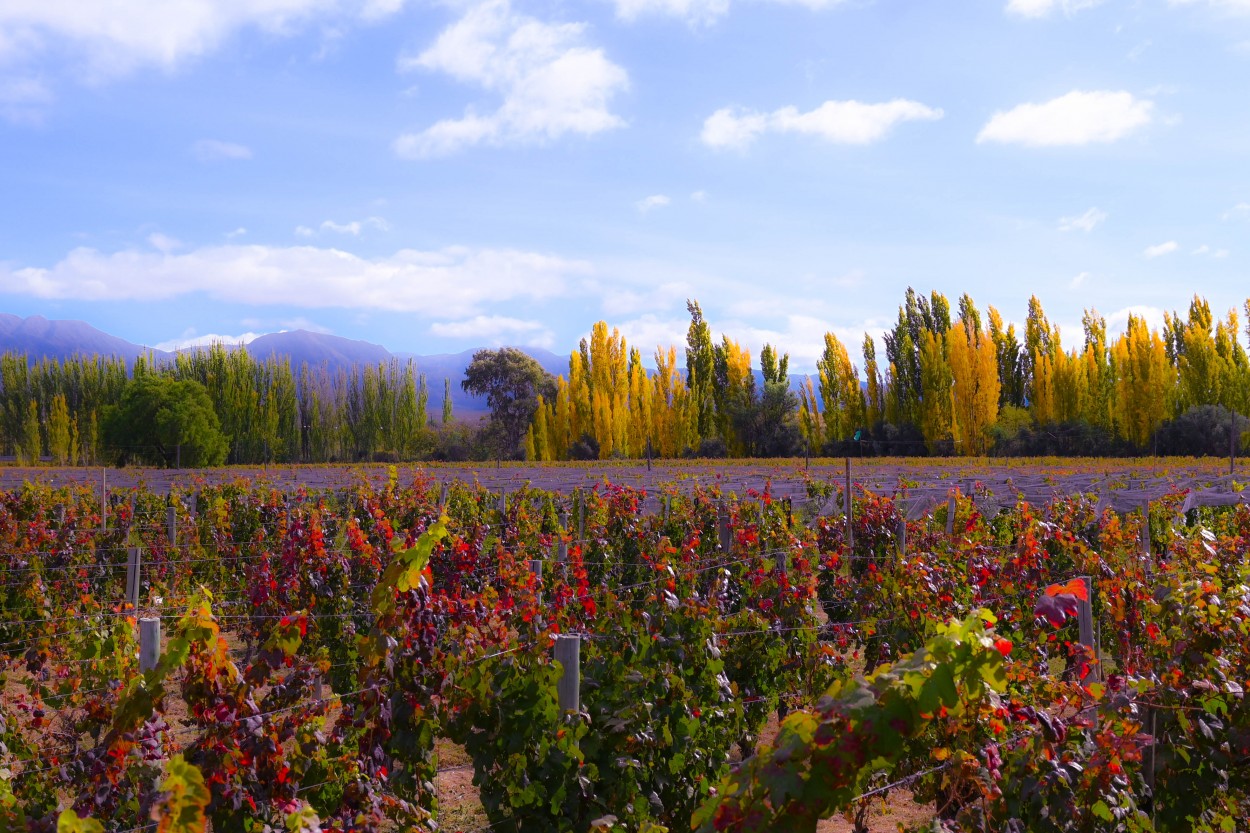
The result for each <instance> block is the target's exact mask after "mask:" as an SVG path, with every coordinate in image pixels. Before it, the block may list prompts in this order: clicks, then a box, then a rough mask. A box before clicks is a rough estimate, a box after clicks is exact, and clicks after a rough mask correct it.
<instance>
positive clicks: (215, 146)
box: [191, 139, 252, 162]
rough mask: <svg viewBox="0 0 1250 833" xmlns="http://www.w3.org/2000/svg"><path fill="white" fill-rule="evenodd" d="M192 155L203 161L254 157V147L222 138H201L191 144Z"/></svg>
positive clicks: (236, 159)
mask: <svg viewBox="0 0 1250 833" xmlns="http://www.w3.org/2000/svg"><path fill="white" fill-rule="evenodd" d="M191 155H192V156H194V157H195V158H196V159H198V160H199V161H201V162H219V161H222V160H231V161H238V160H242V159H251V158H252V149H251V148H249V147H248V146H247V145H240V144H238V143H236V142H223V141H221V140H220V139H200V140H199V141H198V142H196V143H195V144H193V145H191Z"/></svg>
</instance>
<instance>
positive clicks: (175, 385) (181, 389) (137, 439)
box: [104, 374, 229, 467]
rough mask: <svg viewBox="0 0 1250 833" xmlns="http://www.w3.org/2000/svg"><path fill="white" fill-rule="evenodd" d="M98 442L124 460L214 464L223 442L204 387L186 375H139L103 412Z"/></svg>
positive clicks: (220, 459) (222, 459) (224, 445)
mask: <svg viewBox="0 0 1250 833" xmlns="http://www.w3.org/2000/svg"><path fill="white" fill-rule="evenodd" d="M104 443H105V445H106V446H107V447H108V448H109V449H110V450H111V451H112V452H113V453H114V455H115V456H116V457H117V458H118V459H119V460H121V461H122V462H125V461H127V460H134V461H137V462H143V463H148V464H152V465H158V466H173V465H184V466H192V467H198V466H219V465H221V464H222V463H224V462H225V461H226V452H227V451H228V449H229V442H228V440H227V438H226V436H225V435H224V434H223V433H222V431H221V421H220V420H219V419H218V417H217V413H216V412H215V411H214V410H213V403H212V400H210V399H209V396H208V391H207V390H205V388H204V386H203V385H202V384H200V383H199V382H196V381H194V380H191V379H184V380H181V381H175V380H173V379H171V378H169V377H167V376H157V375H154V374H145V375H143V376H140V377H137V378H135V379H133V380H132V381H131V382H130V383H129V384H128V385H127V386H126V389H125V391H124V392H123V393H122V397H121V402H119V403H118V404H117V405H116V406H112V407H109V408H107V409H106V410H105V414H104Z"/></svg>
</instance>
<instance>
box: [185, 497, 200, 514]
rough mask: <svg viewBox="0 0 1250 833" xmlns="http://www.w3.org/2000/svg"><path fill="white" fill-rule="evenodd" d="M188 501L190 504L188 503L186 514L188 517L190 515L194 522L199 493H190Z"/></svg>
mask: <svg viewBox="0 0 1250 833" xmlns="http://www.w3.org/2000/svg"><path fill="white" fill-rule="evenodd" d="M189 500H190V501H191V503H190V505H189V506H188V507H187V514H188V515H190V516H191V520H192V521H194V520H195V516H196V509H197V508H198V507H199V504H200V493H199V491H194V492H192V493H191V496H190V498H189Z"/></svg>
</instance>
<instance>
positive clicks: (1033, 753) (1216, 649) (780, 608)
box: [0, 466, 1250, 833]
mask: <svg viewBox="0 0 1250 833" xmlns="http://www.w3.org/2000/svg"><path fill="white" fill-rule="evenodd" d="M848 470H849V466H848ZM501 471H502V472H507V471H508V469H506V468H505V469H502V470H501ZM607 471H609V472H611V471H612V470H611V469H607ZM483 473H484V474H485V472H483ZM623 473H624V472H623ZM600 474H602V471H601V472H600ZM742 474H743V472H737V475H739V476H737V477H734V478H709V479H704V480H698V479H683V478H675V479H672V480H669V481H667V482H665V481H664V480H663V479H661V478H660V477H659V476H658V475H657V476H656V478H655V479H654V480H651V481H648V482H647V483H645V484H628V483H625V482H609V481H608V480H606V479H599V480H598V481H597V482H589V481H580V480H579V482H577V484H576V485H573V484H572V483H571V482H569V483H559V484H552V486H553V488H536V487H534V486H533V485H532V484H529V483H527V482H525V481H517V480H512V481H510V482H509V485H508V486H507V487H502V486H500V485H498V484H496V485H495V486H494V488H488V487H487V486H486V485H483V484H482V483H480V482H464V481H461V480H448V482H445V483H440V482H438V481H436V480H434V479H432V478H431V477H430V476H429V474H428V473H424V472H422V471H420V470H416V471H408V472H405V475H404V476H403V477H401V476H400V473H399V471H398V470H396V469H393V468H392V469H391V470H390V471H389V472H388V473H387V474H386V475H385V476H384V477H381V478H374V479H369V478H365V477H360V478H359V479H358V480H357V481H356V482H354V483H352V484H350V485H347V484H333V485H326V486H324V487H315V486H308V485H295V484H289V483H278V482H274V481H272V480H266V479H264V478H259V477H257V478H237V479H233V480H231V479H228V478H225V477H222V478H218V479H217V480H216V481H214V482H208V481H205V480H203V479H201V480H199V481H198V482H173V481H171V482H169V483H167V484H165V488H162V489H159V490H158V489H153V488H149V487H147V486H144V485H142V484H130V485H119V484H114V485H112V486H111V487H110V488H109V489H108V491H107V492H105V491H103V490H102V489H101V484H99V483H97V482H77V483H75V482H64V483H60V484H57V485H51V484H48V483H27V484H25V485H22V486H20V487H16V486H15V487H13V488H11V489H9V490H7V491H3V492H0V574H2V575H3V578H2V579H0V592H3V594H4V601H3V607H2V609H0V661H2V662H3V669H4V671H3V673H4V696H3V698H2V699H0V831H8V830H24V831H51V830H58V831H66V833H70V832H71V831H82V833H99V832H100V831H106V830H107V831H114V832H117V831H121V832H122V833H138V832H139V831H148V830H154V831H161V833H164V831H191V830H205V829H211V830H214V831H271V830H275V831H276V830H286V831H292V833H295V832H296V831H348V830H351V831H375V830H376V831H392V830H400V829H402V830H414V831H430V832H431V833H433V831H456V830H459V831H465V832H466V833H467V831H470V830H473V831H477V833H485V831H487V830H499V831H510V832H513V831H515V832H516V833H528V832H529V831H579V832H580V831H588V830H598V831H620V833H624V832H625V831H630V833H643V832H644V831H646V832H647V833H658V831H662V830H669V831H682V830H691V829H694V830H699V831H720V830H725V831H773V830H778V831H814V830H816V829H817V825H818V823H820V821H821V820H822V819H825V818H830V817H842V818H844V819H845V824H847V825H848V826H849V829H853V830H857V831H860V830H866V829H867V824H868V819H869V818H870V816H872V815H873V814H879V813H880V812H881V810H882V807H883V806H884V807H887V808H896V807H898V806H899V802H900V801H902V800H906V801H909V802H912V801H914V803H915V805H916V809H917V811H918V812H915V813H911V812H909V813H908V814H907V815H906V818H907V819H908V821H907V824H909V825H910V828H909V829H915V830H945V831H955V830H958V831H970V832H971V831H1012V832H1013V833H1024V831H1056V832H1058V831H1073V833H1075V832H1076V831H1082V832H1084V831H1149V830H1160V831H1192V830H1199V831H1237V830H1244V829H1246V827H1245V824H1246V823H1245V821H1244V819H1245V818H1247V817H1250V708H1248V707H1247V704H1246V702H1245V699H1244V696H1243V694H1244V692H1243V686H1245V685H1248V684H1250V566H1247V563H1246V559H1245V553H1246V551H1247V549H1248V547H1250V507H1247V506H1246V505H1243V504H1241V503H1240V486H1239V484H1237V483H1236V482H1235V481H1233V480H1231V479H1230V478H1223V479H1221V478H1220V476H1219V474H1218V473H1214V472H1206V473H1205V474H1202V475H1201V476H1199V475H1198V474H1195V473H1193V472H1187V473H1185V475H1184V476H1183V477H1182V476H1176V477H1156V478H1154V479H1152V480H1149V481H1147V480H1146V478H1145V477H1144V476H1143V477H1138V478H1136V479H1134V478H1132V477H1128V478H1125V477H1122V476H1121V477H1120V479H1119V481H1118V483H1117V486H1116V488H1114V489H1112V488H1111V487H1110V486H1109V485H1107V483H1109V482H1110V480H1111V479H1113V476H1112V475H1107V480H1106V482H1104V484H1103V486H1102V487H1101V490H1100V491H1093V490H1089V491H1084V490H1082V489H1080V488H1074V489H1067V490H1065V489H1062V488H1060V487H1061V486H1062V483H1058V482H1056V481H1054V480H1051V481H1050V482H1049V483H1048V485H1047V488H1048V489H1049V491H1048V492H1047V493H1046V497H1045V499H1041V493H1040V492H1034V491H1029V490H1026V489H1020V488H1016V489H1014V492H1013V488H1012V483H1011V479H1010V478H1003V479H1002V480H1001V481H1000V482H998V483H997V484H995V485H996V488H991V487H990V486H987V485H986V483H984V482H980V481H979V480H978V479H977V478H976V477H972V476H969V477H967V478H966V479H962V480H960V481H959V482H946V483H939V482H937V481H936V480H933V479H930V480H929V482H927V483H925V484H921V483H919V482H913V481H911V480H909V479H908V478H907V477H904V476H902V475H900V474H897V473H896V474H895V475H894V478H895V479H894V482H892V483H888V482H884V481H885V480H886V479H887V478H884V477H880V476H876V477H869V478H862V477H855V478H854V479H852V478H851V477H850V476H849V475H848V474H847V473H846V472H845V471H843V470H841V469H839V468H838V467H835V466H827V467H826V468H824V469H820V468H816V469H803V470H799V469H792V470H790V471H789V473H788V474H787V475H786V476H785V477H778V481H779V482H778V484H777V488H776V489H775V488H774V484H773V482H772V481H771V480H770V479H769V477H768V476H764V475H765V474H766V473H762V472H759V473H758V474H761V476H760V477H758V478H757V479H756V480H755V482H754V483H750V482H749V481H750V478H748V477H745V476H741V475H742ZM877 474H878V475H880V474H881V472H877ZM579 477H580V475H579ZM1041 477H1042V475H1038V478H1039V481H1038V482H1039V484H1040V482H1041ZM621 479H622V480H626V479H628V478H621ZM1027 479H1028V478H1027V477H1025V476H1024V475H1023V474H1021V473H1017V474H1016V480H1019V481H1021V482H1023V481H1025V480H1027ZM782 480H784V481H785V483H784V484H782V483H781V481H782ZM1091 483H1092V481H1083V483H1082V485H1084V486H1089V485H1090V484H1091ZM848 484H849V488H848ZM1017 485H1018V484H1017ZM564 486H567V488H562V487H564ZM783 486H784V487H783ZM1039 488H1040V486H1039ZM939 493H940V496H939ZM102 494H103V495H105V496H106V497H105V501H104V502H103V503H102V501H101V496H102ZM1013 495H1014V496H1013ZM449 773H463V774H465V776H466V777H467V776H469V775H471V778H472V790H471V792H472V796H471V798H470V800H468V801H465V800H464V799H463V796H459V795H458V796H457V797H455V798H454V800H453V799H452V798H451V797H450V796H447V795H444V794H443V790H442V789H440V785H441V784H445V783H446V782H447V777H448V774H449ZM914 819H922V821H914Z"/></svg>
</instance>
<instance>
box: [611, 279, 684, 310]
mask: <svg viewBox="0 0 1250 833" xmlns="http://www.w3.org/2000/svg"><path fill="white" fill-rule="evenodd" d="M592 291H593V292H596V293H598V294H599V295H600V299H601V306H602V308H603V312H604V314H605V315H609V316H613V317H615V316H618V315H634V314H636V313H640V312H645V311H646V310H656V309H671V308H673V307H674V306H675V307H678V308H679V309H680V308H681V307H683V306H684V304H685V299H686V298H691V297H693V296H694V288H693V285H692V284H690V283H688V282H687V281H669V282H666V283H662V284H659V285H658V286H648V287H644V288H640V289H626V288H622V287H621V284H620V282H619V281H611V282H603V283H602V284H600V285H598V286H595V287H593V288H592Z"/></svg>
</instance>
